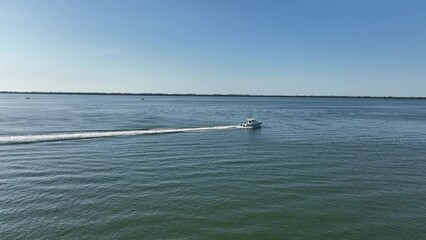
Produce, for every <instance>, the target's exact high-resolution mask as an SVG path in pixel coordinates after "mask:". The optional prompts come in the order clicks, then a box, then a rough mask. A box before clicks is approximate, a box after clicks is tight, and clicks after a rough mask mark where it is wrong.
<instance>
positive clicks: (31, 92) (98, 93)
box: [0, 91, 426, 99]
mask: <svg viewBox="0 0 426 240" xmlns="http://www.w3.org/2000/svg"><path fill="white" fill-rule="evenodd" d="M0 94H54V95H116V96H200V97H203V96H204V97H307V98H308V97H310V98H382V99H383V98H385V99H426V96H424V97H419V96H415V97H402V96H366V95H358V96H355V95H285V94H236V93H229V94H223V93H213V94H205V93H130V92H72V91H71V92H62V91H0Z"/></svg>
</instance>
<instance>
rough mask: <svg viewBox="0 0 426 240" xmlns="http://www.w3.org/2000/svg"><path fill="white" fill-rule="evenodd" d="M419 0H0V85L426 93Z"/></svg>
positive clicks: (425, 25)
mask: <svg viewBox="0 0 426 240" xmlns="http://www.w3.org/2000/svg"><path fill="white" fill-rule="evenodd" d="M425 12H426V1H403V0H400V1H393V0H368V1H367V0H357V1H351V0H336V1H328V0H321V1H319V0H310V1H309V0H308V1H303V0H298V1H287V0H282V1H250V0H247V1H237V0H227V1H219V0H215V1H208V0H205V1H202V0H194V1H186V0H170V1H162V0H155V1H142V0H141V1H122V0H120V1H104V0H93V1H88V0H85V1H78V0H73V1H65V0H57V1H43V0H38V1H36V0H31V1H21V0H10V1H9V0H0V90H11V91H12V90H14V91H81V92H162V93H206V94H210V93H223V94H229V93H236V94H289V95H299V94H300V95H355V96H358V95H372V96H426V79H425V77H426V14H425Z"/></svg>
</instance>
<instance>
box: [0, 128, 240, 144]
mask: <svg viewBox="0 0 426 240" xmlns="http://www.w3.org/2000/svg"><path fill="white" fill-rule="evenodd" d="M236 127H237V126H235V125H230V126H215V127H200V128H174V129H151V130H123V131H97V132H71V133H50V134H37V135H17V136H0V144H14V143H33V142H45V141H63V140H75V139H85V138H101V137H117V136H136V135H147V134H161V133H179V132H197V131H211V130H225V129H231V128H236Z"/></svg>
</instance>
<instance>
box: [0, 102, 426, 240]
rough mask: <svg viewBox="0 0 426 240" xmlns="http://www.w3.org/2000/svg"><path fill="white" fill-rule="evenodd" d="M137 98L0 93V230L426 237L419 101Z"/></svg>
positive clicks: (85, 234)
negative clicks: (251, 120)
mask: <svg viewBox="0 0 426 240" xmlns="http://www.w3.org/2000/svg"><path fill="white" fill-rule="evenodd" d="M25 97H30V98H31V99H25ZM144 98H145V100H144V101H141V100H140V98H139V97H135V96H89V95H87V96H84V95H83V96H70V95H28V96H24V95H14V94H3V95H0V239H17V238H21V239H426V224H425V223H426V162H425V160H426V157H425V156H426V121H425V119H426V101H425V100H407V99H405V100H396V99H326V98H268V97H154V96H152V97H150V96H147V97H144ZM246 117H256V118H257V119H258V120H260V121H263V125H264V126H263V127H262V128H261V129H259V130H246V129H238V128H236V127H235V125H237V124H239V123H241V122H243V121H244V120H245V118H246ZM182 128H185V129H183V130H182ZM188 129H190V130H188Z"/></svg>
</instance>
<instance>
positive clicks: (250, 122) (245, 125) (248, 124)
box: [240, 118, 262, 128]
mask: <svg viewBox="0 0 426 240" xmlns="http://www.w3.org/2000/svg"><path fill="white" fill-rule="evenodd" d="M260 125H262V122H258V121H257V120H256V119H254V118H249V119H247V122H245V123H241V124H240V127H242V128H259V127H260Z"/></svg>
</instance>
